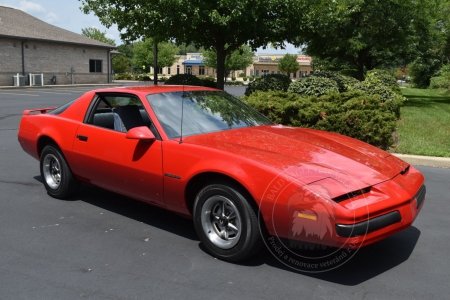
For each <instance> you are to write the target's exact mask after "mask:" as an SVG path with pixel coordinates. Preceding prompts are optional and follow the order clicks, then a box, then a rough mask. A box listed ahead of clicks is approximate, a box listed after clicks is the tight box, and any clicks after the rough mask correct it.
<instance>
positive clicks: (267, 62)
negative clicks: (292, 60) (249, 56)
mask: <svg viewBox="0 0 450 300" xmlns="http://www.w3.org/2000/svg"><path fill="white" fill-rule="evenodd" d="M283 56H284V54H259V55H258V56H255V57H254V59H253V65H252V66H250V67H249V68H247V69H248V70H247V71H246V75H256V76H263V75H268V74H280V73H281V72H280V70H279V69H278V61H279V60H280V59H281V58H282V57H283ZM297 62H298V64H299V65H300V69H299V70H298V71H297V72H296V73H291V74H290V77H291V79H297V78H302V77H305V76H306V75H309V74H310V73H311V72H313V69H312V66H311V57H309V56H305V55H297Z"/></svg>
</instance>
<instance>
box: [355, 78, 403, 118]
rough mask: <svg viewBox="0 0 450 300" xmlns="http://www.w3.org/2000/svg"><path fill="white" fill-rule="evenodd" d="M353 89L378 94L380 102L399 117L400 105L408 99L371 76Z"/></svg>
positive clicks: (368, 93)
mask: <svg viewBox="0 0 450 300" xmlns="http://www.w3.org/2000/svg"><path fill="white" fill-rule="evenodd" d="M366 79H367V78H366ZM352 90H356V91H362V92H364V93H365V94H367V95H375V96H378V97H379V99H380V102H381V103H385V105H386V106H387V107H388V108H389V110H390V111H391V112H392V113H394V114H395V116H396V117H397V118H398V119H400V107H401V106H402V104H403V102H404V101H406V98H405V97H403V96H402V95H400V94H397V93H395V92H394V91H393V90H392V89H390V88H389V87H386V86H384V85H382V84H381V83H380V82H378V81H374V80H371V79H370V77H369V80H364V81H362V82H360V83H358V84H356V85H354V86H353V87H352Z"/></svg>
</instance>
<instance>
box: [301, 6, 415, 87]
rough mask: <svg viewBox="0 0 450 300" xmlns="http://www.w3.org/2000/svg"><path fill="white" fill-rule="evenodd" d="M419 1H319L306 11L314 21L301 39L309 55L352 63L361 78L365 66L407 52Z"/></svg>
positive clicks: (374, 65) (369, 67)
mask: <svg viewBox="0 0 450 300" xmlns="http://www.w3.org/2000/svg"><path fill="white" fill-rule="evenodd" d="M420 1H422V0H419V1H418V0H401V1H399V0H385V1H379V0H335V1H327V2H326V5H325V3H324V2H322V1H317V3H316V4H314V5H313V7H311V10H312V12H310V13H309V14H308V15H307V18H308V20H309V21H308V22H310V23H311V24H313V22H315V25H314V26H310V27H309V29H308V33H307V34H303V35H300V36H299V39H298V43H303V44H306V49H305V50H306V53H307V54H308V55H310V56H313V57H317V58H320V59H322V60H328V61H330V62H331V61H334V63H336V62H337V61H340V62H341V63H349V64H351V65H353V66H354V67H355V68H356V69H357V70H358V77H359V79H360V80H362V79H364V71H365V70H371V69H374V68H376V67H378V66H381V65H383V64H386V63H390V62H393V61H395V60H397V59H398V58H401V57H406V56H407V55H408V52H409V51H410V50H411V49H410V46H411V45H412V40H411V36H413V35H414V26H413V22H414V19H415V18H416V15H415V14H414V12H416V8H417V7H418V2H420Z"/></svg>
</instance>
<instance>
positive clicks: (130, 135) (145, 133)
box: [125, 126, 155, 142]
mask: <svg viewBox="0 0 450 300" xmlns="http://www.w3.org/2000/svg"><path fill="white" fill-rule="evenodd" d="M125 137H126V138H127V139H131V140H140V141H147V142H150V141H154V140H155V135H154V134H153V133H152V132H151V131H150V129H148V127H147V126H139V127H134V128H131V129H130V130H128V132H127V134H126V136H125Z"/></svg>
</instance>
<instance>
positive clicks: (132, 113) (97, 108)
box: [88, 95, 159, 137]
mask: <svg viewBox="0 0 450 300" xmlns="http://www.w3.org/2000/svg"><path fill="white" fill-rule="evenodd" d="M92 112H93V113H91V116H90V117H89V120H88V123H89V124H92V125H95V126H99V127H103V128H107V129H111V130H115V131H120V132H127V131H128V130H130V129H132V128H134V127H139V126H147V127H148V128H149V129H150V130H151V131H152V132H153V134H154V135H155V137H159V134H158V133H157V131H156V128H155V126H154V125H153V122H151V120H150V117H149V115H148V113H147V111H146V110H145V108H144V106H143V105H142V102H141V101H140V100H139V99H137V98H134V97H131V96H126V95H125V96H124V95H99V96H98V99H97V103H96V104H95V105H94V108H93V111H92Z"/></svg>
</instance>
